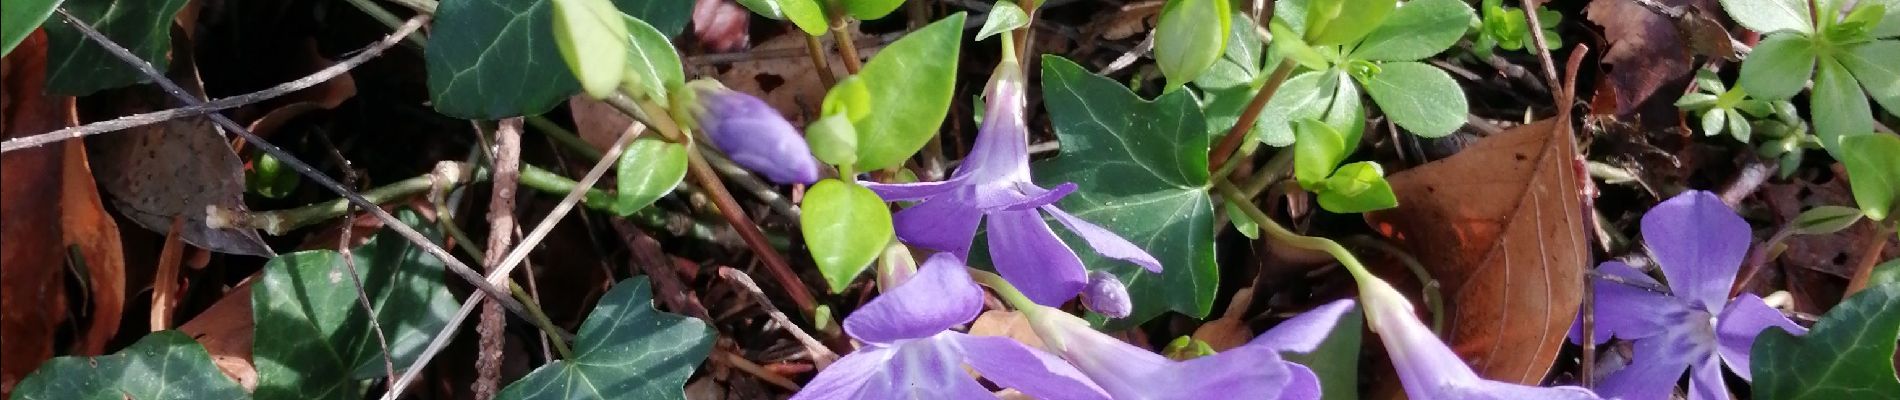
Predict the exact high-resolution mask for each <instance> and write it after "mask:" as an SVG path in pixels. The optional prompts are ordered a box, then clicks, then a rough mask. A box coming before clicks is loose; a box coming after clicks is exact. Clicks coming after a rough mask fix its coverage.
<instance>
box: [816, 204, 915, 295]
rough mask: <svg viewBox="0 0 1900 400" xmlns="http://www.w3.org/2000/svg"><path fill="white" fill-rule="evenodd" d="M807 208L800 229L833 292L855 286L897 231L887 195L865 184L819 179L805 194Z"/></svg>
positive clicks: (819, 269)
mask: <svg viewBox="0 0 1900 400" xmlns="http://www.w3.org/2000/svg"><path fill="white" fill-rule="evenodd" d="M802 207H803V208H804V212H803V213H801V214H799V216H798V221H799V223H800V225H802V226H800V229H801V230H802V231H803V232H804V233H805V243H806V244H807V245H809V246H810V247H811V258H812V261H814V262H816V263H817V264H818V271H819V272H822V273H824V275H825V283H828V284H830V286H831V292H832V293H839V292H843V291H844V289H845V288H846V287H848V286H850V285H851V281H852V280H854V279H857V277H858V274H861V273H863V272H864V269H865V268H868V267H870V266H871V262H872V261H877V256H878V254H879V253H882V252H883V251H884V245H885V244H887V243H890V241H891V237H892V236H894V235H895V234H894V233H893V232H894V231H892V230H891V211H890V209H889V208H887V207H885V205H884V199H882V198H879V197H877V193H872V192H871V190H870V189H865V188H864V187H863V186H858V185H856V184H852V183H846V182H843V181H839V180H836V179H826V180H822V181H818V184H816V185H812V186H811V190H810V191H807V192H805V202H804V203H803V204H802Z"/></svg>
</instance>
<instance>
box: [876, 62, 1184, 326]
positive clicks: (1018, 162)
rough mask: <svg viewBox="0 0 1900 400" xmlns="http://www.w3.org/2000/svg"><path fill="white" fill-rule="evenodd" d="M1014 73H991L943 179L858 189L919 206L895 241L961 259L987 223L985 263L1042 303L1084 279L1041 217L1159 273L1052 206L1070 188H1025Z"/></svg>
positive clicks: (1135, 251) (1067, 294)
mask: <svg viewBox="0 0 1900 400" xmlns="http://www.w3.org/2000/svg"><path fill="white" fill-rule="evenodd" d="M1018 69H1019V68H1018V67H1017V65H1016V64H1015V63H1013V62H1005V63H1003V64H1002V65H1000V66H998V67H997V71H996V74H997V77H996V78H995V79H993V80H992V81H991V83H990V88H989V91H988V93H987V96H986V100H987V101H988V108H987V109H986V111H985V112H984V114H983V115H984V117H983V126H982V128H981V129H980V130H979V131H978V133H977V136H976V144H975V145H974V146H973V147H972V148H971V150H970V154H969V156H968V157H966V158H964V159H963V164H962V165H961V166H958V167H957V171H956V173H955V174H952V175H951V177H950V179H949V180H945V181H940V182H921V183H908V184H878V183H868V182H867V183H866V185H865V186H866V187H869V188H870V189H871V190H872V191H875V192H877V194H878V195H879V196H882V197H883V198H884V199H885V200H889V201H908V200H922V202H919V203H917V205H915V206H911V207H910V208H907V209H904V210H903V211H900V212H898V213H897V215H895V216H893V221H892V222H894V223H895V225H896V230H897V237H898V238H900V239H903V240H904V242H905V243H909V244H911V245H915V246H921V247H926V248H931V249H936V250H939V251H947V252H951V253H954V254H957V255H958V256H960V257H965V258H967V256H968V255H969V252H970V242H971V240H972V239H973V238H974V237H975V236H976V228H977V226H978V224H980V223H982V222H983V221H984V220H985V219H986V218H985V217H987V219H988V220H989V224H988V227H987V229H988V231H989V248H990V259H991V260H992V261H993V262H994V263H995V266H996V270H997V272H998V273H1000V274H1002V275H1003V277H1004V278H1005V279H1008V280H1009V281H1010V282H1011V283H1012V284H1014V285H1016V287H1018V288H1020V289H1021V290H1022V291H1023V293H1024V295H1026V296H1028V297H1029V298H1030V299H1031V300H1035V301H1036V302H1037V303H1041V304H1045V305H1055V304H1061V303H1062V302H1064V301H1067V300H1068V299H1070V298H1073V297H1075V295H1076V294H1077V293H1080V292H1081V291H1082V289H1083V287H1084V286H1085V285H1086V281H1087V278H1086V272H1085V270H1084V269H1083V267H1082V259H1081V258H1078V257H1076V255H1075V251H1074V250H1071V249H1070V248H1069V246H1068V245H1067V244H1064V243H1063V242H1062V239H1061V238H1058V237H1056V233H1055V232H1054V231H1052V230H1050V229H1049V224H1048V222H1046V221H1044V220H1043V217H1042V216H1043V214H1044V213H1047V214H1048V215H1049V216H1052V217H1055V219H1056V221H1058V222H1061V223H1062V225H1064V226H1067V227H1068V228H1069V231H1070V232H1074V233H1075V234H1076V235H1078V236H1081V237H1082V240H1084V241H1087V242H1088V244H1089V246H1090V247H1093V248H1095V251H1096V252H1097V253H1100V254H1101V255H1103V256H1107V257H1109V258H1115V259H1121V260H1126V261H1129V262H1133V263H1135V264H1138V265H1141V266H1142V267H1143V268H1147V269H1148V270H1149V271H1153V272H1161V262H1160V261H1156V260H1155V258H1154V256H1152V255H1149V254H1148V252H1146V251H1143V250H1142V249H1141V248H1140V247H1136V246H1135V245H1134V244H1133V243H1129V242H1128V240H1126V239H1122V237H1121V236H1120V235H1116V234H1115V233H1114V232H1110V231H1108V230H1107V229H1103V228H1102V227H1100V226H1096V225H1095V224H1091V223H1089V222H1088V221H1083V220H1082V219H1081V218H1077V217H1076V216H1074V215H1070V214H1069V213H1067V212H1063V211H1062V209H1060V208H1056V206H1055V205H1054V204H1055V202H1056V201H1057V200H1061V199H1062V197H1063V196H1066V195H1068V194H1069V192H1072V191H1075V184H1074V183H1063V184H1062V185H1059V186H1056V188H1055V189H1054V190H1050V189H1044V188H1042V187H1040V186H1036V184H1035V183H1032V182H1030V176H1029V129H1028V127H1027V125H1025V124H1024V122H1023V78H1022V75H1021V73H1020V72H1018V71H1017V70H1018ZM1038 210H1040V211H1038Z"/></svg>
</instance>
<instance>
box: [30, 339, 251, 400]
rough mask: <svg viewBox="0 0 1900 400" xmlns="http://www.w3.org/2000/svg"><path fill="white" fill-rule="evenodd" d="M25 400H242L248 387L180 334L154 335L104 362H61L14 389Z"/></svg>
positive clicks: (49, 364) (94, 359)
mask: <svg viewBox="0 0 1900 400" xmlns="http://www.w3.org/2000/svg"><path fill="white" fill-rule="evenodd" d="M13 389H14V391H13V396H14V397H13V398H15V399H20V400H40V399H61V400H66V399H84V400H121V399H138V400H168V399H177V400H197V399H242V398H248V397H250V396H248V395H246V394H244V388H242V387H239V386H238V384H237V382H233V381H231V378H229V377H226V376H224V372H220V371H218V367H217V366H215V365H212V364H211V354H209V353H206V352H205V348H204V346H202V345H199V344H198V342H197V341H194V340H191V337H189V336H185V334H183V333H179V332H178V331H162V332H155V333H152V334H151V335H147V336H145V338H144V339H139V342H138V343H133V344H132V347H128V348H126V349H125V350H124V351H120V352H118V353H116V354H113V355H109V356H103V357H60V358H55V359H52V360H51V361H47V362H46V363H45V364H41V365H40V368H39V369H37V370H34V371H33V374H32V375H27V376H26V379H24V380H21V381H20V385H19V386H16V387H14V388H13Z"/></svg>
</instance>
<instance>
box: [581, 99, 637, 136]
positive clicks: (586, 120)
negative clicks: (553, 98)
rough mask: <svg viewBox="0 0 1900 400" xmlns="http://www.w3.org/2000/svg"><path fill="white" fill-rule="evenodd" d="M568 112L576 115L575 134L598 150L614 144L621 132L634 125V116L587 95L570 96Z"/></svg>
mask: <svg viewBox="0 0 1900 400" xmlns="http://www.w3.org/2000/svg"><path fill="white" fill-rule="evenodd" d="M567 112H568V113H569V114H571V115H573V116H574V134H575V135H579V136H580V137H581V140H582V141H585V142H587V144H589V145H593V146H594V148H595V149H598V150H606V149H607V146H612V145H613V144H614V140H617V139H620V133H621V132H625V131H626V130H627V126H629V125H633V118H628V117H627V114H622V113H620V110H619V109H615V108H614V106H610V105H607V103H606V102H603V101H600V100H594V99H593V98H590V97H587V95H575V96H574V97H569V98H568V99H567Z"/></svg>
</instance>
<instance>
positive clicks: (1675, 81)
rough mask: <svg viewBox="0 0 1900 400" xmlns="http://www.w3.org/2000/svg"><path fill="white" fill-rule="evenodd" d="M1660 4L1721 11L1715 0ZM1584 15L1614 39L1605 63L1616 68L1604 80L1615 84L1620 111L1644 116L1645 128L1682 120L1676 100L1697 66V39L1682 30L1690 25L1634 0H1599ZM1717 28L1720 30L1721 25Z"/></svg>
mask: <svg viewBox="0 0 1900 400" xmlns="http://www.w3.org/2000/svg"><path fill="white" fill-rule="evenodd" d="M1655 3H1657V4H1660V5H1662V6H1667V7H1697V8H1700V9H1702V10H1720V9H1721V7H1720V6H1719V5H1717V4H1716V2H1715V1H1714V0H1656V1H1655ZM1584 14H1585V16H1586V17H1587V18H1589V19H1590V22H1594V23H1596V24H1597V26H1600V27H1602V28H1603V37H1604V40H1605V41H1607V42H1609V48H1608V50H1607V51H1606V52H1605V53H1604V54H1603V61H1602V62H1603V64H1605V65H1608V66H1610V68H1609V72H1608V74H1606V79H1605V80H1604V83H1608V84H1610V86H1614V90H1613V92H1614V93H1615V98H1614V99H1613V100H1615V101H1616V110H1615V112H1616V115H1617V116H1619V117H1623V118H1636V117H1640V118H1642V119H1643V121H1641V122H1642V124H1643V125H1644V126H1651V127H1665V126H1675V125H1677V124H1679V123H1681V120H1682V117H1681V115H1680V113H1678V112H1676V107H1675V104H1674V103H1675V101H1676V97H1677V96H1678V95H1680V94H1681V90H1682V88H1683V87H1684V86H1685V85H1687V84H1688V83H1689V74H1690V72H1692V71H1693V69H1694V67H1695V65H1693V64H1691V55H1692V54H1694V53H1695V52H1697V50H1696V49H1695V48H1694V47H1693V46H1692V45H1693V44H1694V43H1691V42H1692V41H1693V40H1694V39H1689V40H1685V38H1684V35H1682V32H1681V29H1680V28H1681V27H1682V26H1684V24H1679V23H1678V21H1676V20H1672V19H1670V18H1669V17H1666V16H1663V15H1659V14H1657V13H1656V12H1653V11H1651V10H1650V9H1649V8H1647V7H1644V6H1642V5H1640V4H1637V2H1635V1H1631V0H1594V1H1591V2H1590V6H1589V7H1588V8H1586V9H1585V10H1584ZM1684 15H1686V16H1688V17H1689V18H1691V19H1688V20H1685V21H1689V22H1697V23H1702V22H1708V23H1712V22H1713V21H1709V20H1708V19H1707V18H1706V17H1702V18H1700V19H1695V18H1696V17H1698V16H1701V15H1702V14H1701V13H1694V12H1689V13H1685V14H1684ZM1714 29H1715V30H1718V31H1719V30H1720V27H1719V26H1716V27H1715V28H1714ZM1708 31H1709V30H1708V29H1698V30H1697V32H1708ZM1691 33H1692V34H1694V32H1691ZM1696 36H1707V35H1701V34H1696ZM1727 38H1728V37H1727V35H1725V34H1724V35H1722V37H1721V39H1723V40H1722V41H1721V42H1720V43H1721V44H1722V45H1727V44H1728V42H1727V40H1726V39H1727ZM1709 42H1711V43H1713V41H1709ZM1657 94H1661V95H1660V96H1658V95H1657Z"/></svg>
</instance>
